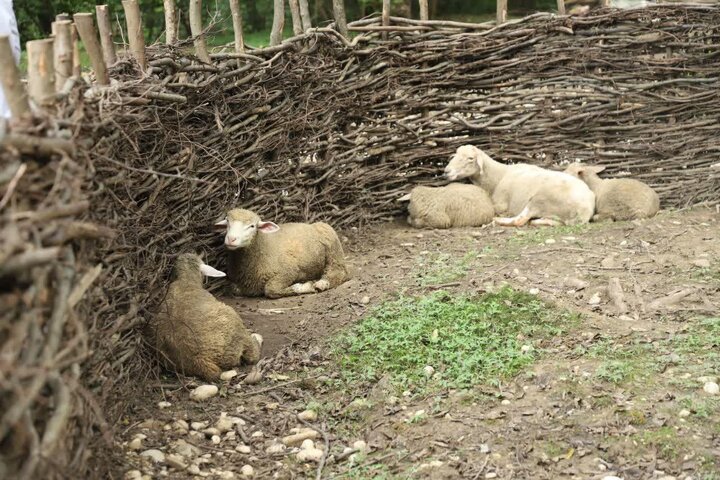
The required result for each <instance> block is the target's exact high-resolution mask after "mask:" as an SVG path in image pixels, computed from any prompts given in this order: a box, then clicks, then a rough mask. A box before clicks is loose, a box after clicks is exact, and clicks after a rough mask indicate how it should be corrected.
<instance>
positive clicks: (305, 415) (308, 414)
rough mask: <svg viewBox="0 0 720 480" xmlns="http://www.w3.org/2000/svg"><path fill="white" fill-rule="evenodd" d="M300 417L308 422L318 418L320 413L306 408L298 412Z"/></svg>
mask: <svg viewBox="0 0 720 480" xmlns="http://www.w3.org/2000/svg"><path fill="white" fill-rule="evenodd" d="M298 418H299V419H300V420H304V421H306V422H314V421H315V420H317V418H318V414H317V412H316V411H315V410H305V411H302V412H300V413H298Z"/></svg>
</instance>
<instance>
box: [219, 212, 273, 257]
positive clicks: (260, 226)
mask: <svg viewBox="0 0 720 480" xmlns="http://www.w3.org/2000/svg"><path fill="white" fill-rule="evenodd" d="M215 226H216V227H217V228H219V229H221V230H223V231H224V232H225V248H227V249H228V250H237V249H238V248H244V247H247V246H249V245H250V244H252V242H253V240H255V235H257V233H258V232H260V233H273V232H277V231H278V230H280V227H279V226H277V225H276V224H274V223H273V222H265V221H263V220H261V219H260V217H259V216H258V215H257V214H255V213H253V212H251V211H250V210H245V209H242V208H235V209H233V210H230V211H229V212H228V213H227V215H226V217H225V219H224V220H221V221H219V222H217V223H216V224H215Z"/></svg>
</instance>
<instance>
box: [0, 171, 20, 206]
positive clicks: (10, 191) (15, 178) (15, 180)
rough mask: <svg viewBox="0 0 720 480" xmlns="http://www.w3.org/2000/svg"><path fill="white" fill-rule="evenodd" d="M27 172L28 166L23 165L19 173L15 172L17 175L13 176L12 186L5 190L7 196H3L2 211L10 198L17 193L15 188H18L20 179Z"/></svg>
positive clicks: (0, 202) (1, 201)
mask: <svg viewBox="0 0 720 480" xmlns="http://www.w3.org/2000/svg"><path fill="white" fill-rule="evenodd" d="M25 170H27V165H26V164H24V163H21V164H20V166H19V167H18V169H17V171H16V172H15V175H13V178H12V180H10V184H9V185H8V187H7V190H5V194H4V195H3V197H2V200H0V210H2V209H3V208H5V205H6V204H7V202H9V201H10V197H12V194H13V192H14V191H15V187H17V184H18V182H19V181H20V177H22V176H23V173H25Z"/></svg>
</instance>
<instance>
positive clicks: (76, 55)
mask: <svg viewBox="0 0 720 480" xmlns="http://www.w3.org/2000/svg"><path fill="white" fill-rule="evenodd" d="M65 20H67V21H72V17H71V16H70V15H68V14H67V13H59V14H57V15H55V21H56V22H62V21H65ZM54 34H55V32H54V31H53V35H54ZM70 41H71V42H72V55H73V56H72V76H73V77H79V76H80V74H82V65H81V64H80V45H79V41H78V32H77V28H75V24H74V23H73V24H72V28H71V31H70ZM60 88H62V87H60Z"/></svg>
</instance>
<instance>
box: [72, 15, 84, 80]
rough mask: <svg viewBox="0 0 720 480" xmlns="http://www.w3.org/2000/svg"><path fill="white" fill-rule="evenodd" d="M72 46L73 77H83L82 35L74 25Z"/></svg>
mask: <svg viewBox="0 0 720 480" xmlns="http://www.w3.org/2000/svg"><path fill="white" fill-rule="evenodd" d="M70 36H71V37H72V46H73V60H72V61H73V77H79V76H80V75H82V62H81V61H80V34H79V33H78V31H77V25H75V22H73V25H72V32H71V35H70Z"/></svg>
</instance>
